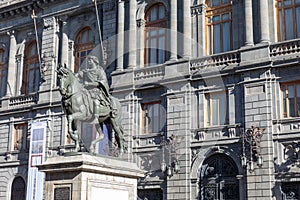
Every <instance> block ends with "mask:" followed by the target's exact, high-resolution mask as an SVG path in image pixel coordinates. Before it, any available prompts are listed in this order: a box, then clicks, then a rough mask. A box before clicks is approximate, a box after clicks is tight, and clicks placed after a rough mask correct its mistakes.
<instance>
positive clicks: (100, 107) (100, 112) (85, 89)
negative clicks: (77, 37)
mask: <svg viewBox="0 0 300 200" xmlns="http://www.w3.org/2000/svg"><path fill="white" fill-rule="evenodd" d="M87 64H88V65H87V68H86V69H84V70H82V71H79V72H78V73H77V74H75V73H73V72H72V71H71V70H70V69H69V68H67V67H66V65H65V66H61V65H59V66H58V69H57V73H58V79H59V89H60V93H61V95H62V103H63V107H64V110H65V112H66V114H67V120H68V132H69V135H70V137H71V139H72V140H73V141H74V142H75V151H76V152H78V151H79V150H80V145H79V134H78V131H77V128H76V121H77V120H78V121H85V122H94V121H95V120H96V129H97V132H98V134H99V137H98V138H96V139H95V140H93V141H92V142H91V146H90V152H91V153H94V152H95V145H96V143H97V142H99V141H100V140H102V139H104V133H103V124H104V123H109V124H110V125H111V126H112V128H113V130H114V134H115V139H116V142H117V144H118V149H119V155H121V154H122V153H123V152H124V137H123V135H124V131H123V128H122V126H121V115H122V113H121V104H120V102H119V101H118V99H116V98H114V97H113V96H111V95H110V93H109V86H108V81H107V77H106V73H105V71H104V70H103V68H102V67H101V66H100V65H99V61H98V58H97V57H95V56H88V57H87Z"/></svg>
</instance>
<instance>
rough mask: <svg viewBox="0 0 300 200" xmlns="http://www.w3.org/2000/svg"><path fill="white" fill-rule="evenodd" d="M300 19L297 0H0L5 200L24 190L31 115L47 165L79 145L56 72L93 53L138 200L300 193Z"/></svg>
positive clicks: (0, 181) (0, 155)
mask: <svg viewBox="0 0 300 200" xmlns="http://www.w3.org/2000/svg"><path fill="white" fill-rule="evenodd" d="M96 8H97V9H96ZM33 10H34V12H33ZM299 16H300V1H299V0H259V1H251V0H244V1H241V0H231V1H230V0H193V1H192V0H188V1H186V0H127V1H126V0H125V1H123V0H118V1H113V0H107V1H104V0H100V1H97V7H95V4H94V2H92V1H87V0H69V1H61V0H43V1H42V0H36V1H27V0H15V1H0V87H1V90H0V199H5V200H6V199H7V200H9V199H17V198H19V199H24V197H25V195H26V194H25V193H26V187H27V185H28V181H27V178H28V177H27V176H28V147H29V141H30V133H31V132H30V131H31V124H32V123H33V122H36V121H45V122H47V126H48V129H47V137H46V154H45V157H46V159H47V157H53V156H60V155H62V154H63V153H64V152H66V151H72V148H73V145H72V143H70V141H69V140H68V138H67V133H66V130H67V129H66V126H67V123H66V116H65V115H64V112H63V110H62V107H61V97H60V94H59V90H58V84H57V76H56V73H55V69H56V66H57V65H58V63H65V64H66V65H67V66H68V67H70V68H71V69H72V70H74V72H77V71H78V70H80V69H81V68H82V67H84V64H85V62H86V61H85V58H86V56H87V55H96V56H98V57H100V58H103V60H104V61H105V62H103V66H104V67H105V69H106V72H107V74H108V75H109V80H110V82H111V93H112V95H113V96H115V97H117V98H119V99H120V101H121V104H122V108H123V115H124V116H123V126H124V129H125V132H126V135H125V138H126V143H127V146H128V153H127V154H126V155H124V159H126V160H128V161H132V162H137V163H138V165H139V166H140V168H141V169H144V170H146V171H147V173H146V175H145V177H144V178H142V179H140V180H139V182H138V197H137V198H140V199H170V200H171V199H174V200H175V199H176V200H178V199H299V198H300V190H299V189H300V170H299V148H300V145H299V138H300V130H299V127H300V126H299V123H300V118H299V110H300V108H299V103H300V98H299V97H300V78H299V75H300V70H299V55H300V53H299V52H300V47H299V46H300V41H299V37H300V27H299V24H300V22H299V19H300V18H299ZM34 22H36V23H34ZM98 22H99V26H98ZM99 31H100V32H101V34H100V35H99ZM101 49H103V51H102V50H101ZM99 52H100V53H99ZM102 52H103V54H102ZM298 93H299V94H298Z"/></svg>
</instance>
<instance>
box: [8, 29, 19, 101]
mask: <svg viewBox="0 0 300 200" xmlns="http://www.w3.org/2000/svg"><path fill="white" fill-rule="evenodd" d="M7 34H8V35H9V36H10V44H9V59H8V69H7V88H6V96H7V97H10V96H14V95H15V87H16V76H17V74H16V52H17V41H16V37H15V32H14V31H13V30H12V31H10V32H8V33H7Z"/></svg>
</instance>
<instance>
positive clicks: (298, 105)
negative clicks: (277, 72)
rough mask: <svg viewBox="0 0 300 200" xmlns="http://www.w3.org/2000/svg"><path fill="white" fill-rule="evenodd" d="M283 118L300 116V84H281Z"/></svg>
mask: <svg viewBox="0 0 300 200" xmlns="http://www.w3.org/2000/svg"><path fill="white" fill-rule="evenodd" d="M281 91H282V111H283V117H284V118H289V117H299V115H300V82H293V83H284V84H281Z"/></svg>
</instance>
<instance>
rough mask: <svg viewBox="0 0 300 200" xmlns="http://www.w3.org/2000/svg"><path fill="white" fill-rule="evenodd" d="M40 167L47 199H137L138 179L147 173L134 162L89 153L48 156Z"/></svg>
mask: <svg viewBox="0 0 300 200" xmlns="http://www.w3.org/2000/svg"><path fill="white" fill-rule="evenodd" d="M38 168H39V170H40V171H42V172H45V177H46V178H45V187H44V199H45V200H58V199H59V200H94V199H110V200H120V199H122V200H136V199H137V178H138V177H143V176H144V175H143V171H141V170H140V169H139V168H138V167H137V165H136V164H135V163H129V162H126V161H123V160H119V159H117V158H111V157H101V156H92V155H89V154H75V155H69V156H61V157H53V158H48V159H47V160H46V162H45V163H44V164H43V165H40V166H38Z"/></svg>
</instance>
